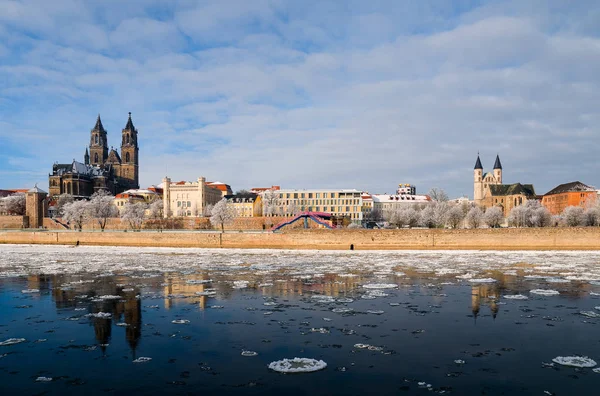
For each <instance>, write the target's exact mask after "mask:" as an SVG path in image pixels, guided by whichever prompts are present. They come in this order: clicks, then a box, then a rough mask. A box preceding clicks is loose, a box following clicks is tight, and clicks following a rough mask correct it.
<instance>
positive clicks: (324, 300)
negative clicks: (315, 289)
mask: <svg viewBox="0 0 600 396" xmlns="http://www.w3.org/2000/svg"><path fill="white" fill-rule="evenodd" d="M310 298H311V300H315V301H316V302H320V303H332V302H335V298H333V297H331V296H324V295H322V294H315V295H314V296H310Z"/></svg>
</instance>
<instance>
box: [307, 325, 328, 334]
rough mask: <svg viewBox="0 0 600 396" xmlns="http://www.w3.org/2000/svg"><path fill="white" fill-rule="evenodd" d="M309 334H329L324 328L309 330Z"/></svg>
mask: <svg viewBox="0 0 600 396" xmlns="http://www.w3.org/2000/svg"><path fill="white" fill-rule="evenodd" d="M310 331H311V333H321V334H329V330H328V329H326V328H324V327H319V328H314V327H313V328H311V329H310Z"/></svg>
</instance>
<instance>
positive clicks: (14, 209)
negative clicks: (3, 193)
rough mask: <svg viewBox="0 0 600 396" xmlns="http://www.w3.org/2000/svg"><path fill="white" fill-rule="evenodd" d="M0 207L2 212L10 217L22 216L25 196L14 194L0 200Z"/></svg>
mask: <svg viewBox="0 0 600 396" xmlns="http://www.w3.org/2000/svg"><path fill="white" fill-rule="evenodd" d="M2 207H3V208H2V209H3V211H4V212H6V213H8V214H10V215H15V216H23V215H24V214H25V194H23V193H16V194H12V195H9V196H8V197H4V198H2Z"/></svg>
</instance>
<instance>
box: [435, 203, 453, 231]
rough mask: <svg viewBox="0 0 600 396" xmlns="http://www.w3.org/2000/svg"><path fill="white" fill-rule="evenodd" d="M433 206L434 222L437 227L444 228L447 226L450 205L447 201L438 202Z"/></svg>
mask: <svg viewBox="0 0 600 396" xmlns="http://www.w3.org/2000/svg"><path fill="white" fill-rule="evenodd" d="M433 205H434V206H433V221H434V223H435V226H436V227H442V228H443V227H444V226H445V225H446V219H447V217H448V211H449V210H450V205H448V202H445V201H436V202H434V204H433Z"/></svg>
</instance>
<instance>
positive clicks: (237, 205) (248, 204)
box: [225, 193, 262, 217]
mask: <svg viewBox="0 0 600 396" xmlns="http://www.w3.org/2000/svg"><path fill="white" fill-rule="evenodd" d="M225 199H226V200H227V203H228V204H229V206H230V207H231V209H232V210H233V212H234V216H235V217H261V216H262V199H261V196H260V195H258V194H254V193H248V194H235V195H234V194H232V195H226V196H225Z"/></svg>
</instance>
